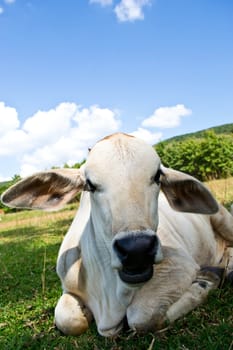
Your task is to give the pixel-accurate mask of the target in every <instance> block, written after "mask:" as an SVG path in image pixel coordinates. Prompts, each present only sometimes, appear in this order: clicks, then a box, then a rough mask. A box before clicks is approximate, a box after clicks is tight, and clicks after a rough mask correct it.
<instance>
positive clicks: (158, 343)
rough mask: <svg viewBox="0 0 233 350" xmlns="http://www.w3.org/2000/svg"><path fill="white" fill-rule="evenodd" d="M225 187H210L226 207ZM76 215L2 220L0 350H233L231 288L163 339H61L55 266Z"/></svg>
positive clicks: (229, 185) (229, 197) (91, 335)
mask: <svg viewBox="0 0 233 350" xmlns="http://www.w3.org/2000/svg"><path fill="white" fill-rule="evenodd" d="M224 181H227V182H225V183H224ZM224 181H223V182H222V181H220V182H217V183H209V184H208V186H209V187H210V188H211V189H212V190H213V191H214V192H215V194H216V195H217V197H218V198H219V199H220V200H221V201H222V202H223V203H224V204H230V202H233V193H232V189H233V179H228V180H224ZM220 197H221V198H220ZM74 213H75V209H74V206H69V207H68V209H67V210H63V211H61V212H55V213H43V212H36V211H34V212H33V211H32V212H31V211H21V212H17V213H13V214H7V215H3V216H2V218H1V219H2V220H1V221H0V349H1V350H19V349H41V350H42V349H46V350H50V349H53V350H69V349H80V350H88V349H93V350H134V349H135V350H136V349H139V350H140V349H146V350H157V349H163V350H164V349H168V350H175V349H183V350H187V349H195V350H198V349H200V350H208V349H209V350H224V349H226V350H233V312H232V310H233V293H232V287H231V286H229V285H225V286H224V288H223V289H219V290H216V291H214V292H212V293H211V294H210V295H209V298H208V301H207V303H206V304H205V305H202V306H201V307H199V308H197V309H195V310H194V311H193V312H191V313H190V314H189V315H187V316H186V317H184V318H183V319H181V320H178V321H177V322H175V324H174V325H172V326H170V328H168V329H167V330H166V331H164V332H161V333H157V334H152V333H149V334H147V335H144V336H139V335H134V334H132V333H125V334H122V335H121V336H120V337H119V338H117V339H106V338H103V337H101V336H99V335H98V333H97V331H96V326H95V324H94V323H93V324H92V325H91V327H90V329H89V330H88V331H87V332H86V333H85V334H83V335H82V336H80V337H67V336H63V335H62V334H61V333H60V332H59V331H58V330H57V329H56V328H55V327H54V323H53V314H54V307H55V305H56V303H57V300H58V298H59V297H60V294H61V287H60V281H59V279H58V277H57V275H56V272H55V266H56V257H57V252H58V249H59V246H60V244H61V241H62V239H63V237H64V235H65V233H66V231H67V229H68V227H69V225H70V223H71V221H72V218H73V216H74Z"/></svg>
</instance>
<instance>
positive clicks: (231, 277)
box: [226, 271, 233, 286]
mask: <svg viewBox="0 0 233 350" xmlns="http://www.w3.org/2000/svg"><path fill="white" fill-rule="evenodd" d="M226 279H227V281H228V282H229V283H230V285H231V286H233V271H231V272H230V273H229V274H228V275H227V278H226Z"/></svg>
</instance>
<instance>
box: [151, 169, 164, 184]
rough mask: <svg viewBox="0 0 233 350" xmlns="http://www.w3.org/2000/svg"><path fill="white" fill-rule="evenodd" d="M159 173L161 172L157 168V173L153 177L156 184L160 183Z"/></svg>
mask: <svg viewBox="0 0 233 350" xmlns="http://www.w3.org/2000/svg"><path fill="white" fill-rule="evenodd" d="M161 174H162V171H161V169H158V171H157V173H156V174H155V176H154V177H153V182H155V183H156V184H157V185H159V184H160V176H161Z"/></svg>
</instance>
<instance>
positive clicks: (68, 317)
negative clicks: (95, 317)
mask: <svg viewBox="0 0 233 350" xmlns="http://www.w3.org/2000/svg"><path fill="white" fill-rule="evenodd" d="M90 321H91V314H90V312H88V310H86V309H85V311H84V307H83V305H82V304H81V302H80V300H79V299H78V298H77V297H75V296H73V295H71V294H63V295H62V296H61V298H60V299H59V301H58V303H57V306H56V308H55V324H56V326H57V328H58V329H59V330H60V331H61V332H62V333H64V334H66V335H80V334H82V333H84V332H85V331H86V330H87V329H88V327H89V322H90Z"/></svg>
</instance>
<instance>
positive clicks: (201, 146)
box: [155, 130, 233, 181]
mask: <svg viewBox="0 0 233 350" xmlns="http://www.w3.org/2000/svg"><path fill="white" fill-rule="evenodd" d="M155 149H156V151H157V153H158V154H159V156H160V158H161V160H162V163H163V164H164V165H165V166H167V167H170V168H173V169H176V170H180V171H183V172H185V173H188V174H190V175H193V176H195V177H197V178H198V179H199V180H201V181H208V180H213V179H221V178H226V177H229V176H233V134H216V133H215V132H214V131H211V130H210V131H206V132H205V133H204V135H203V137H201V138H195V137H190V138H186V139H184V140H181V141H179V140H178V141H177V140H173V141H170V142H167V141H164V142H160V143H158V144H157V145H156V146H155Z"/></svg>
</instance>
